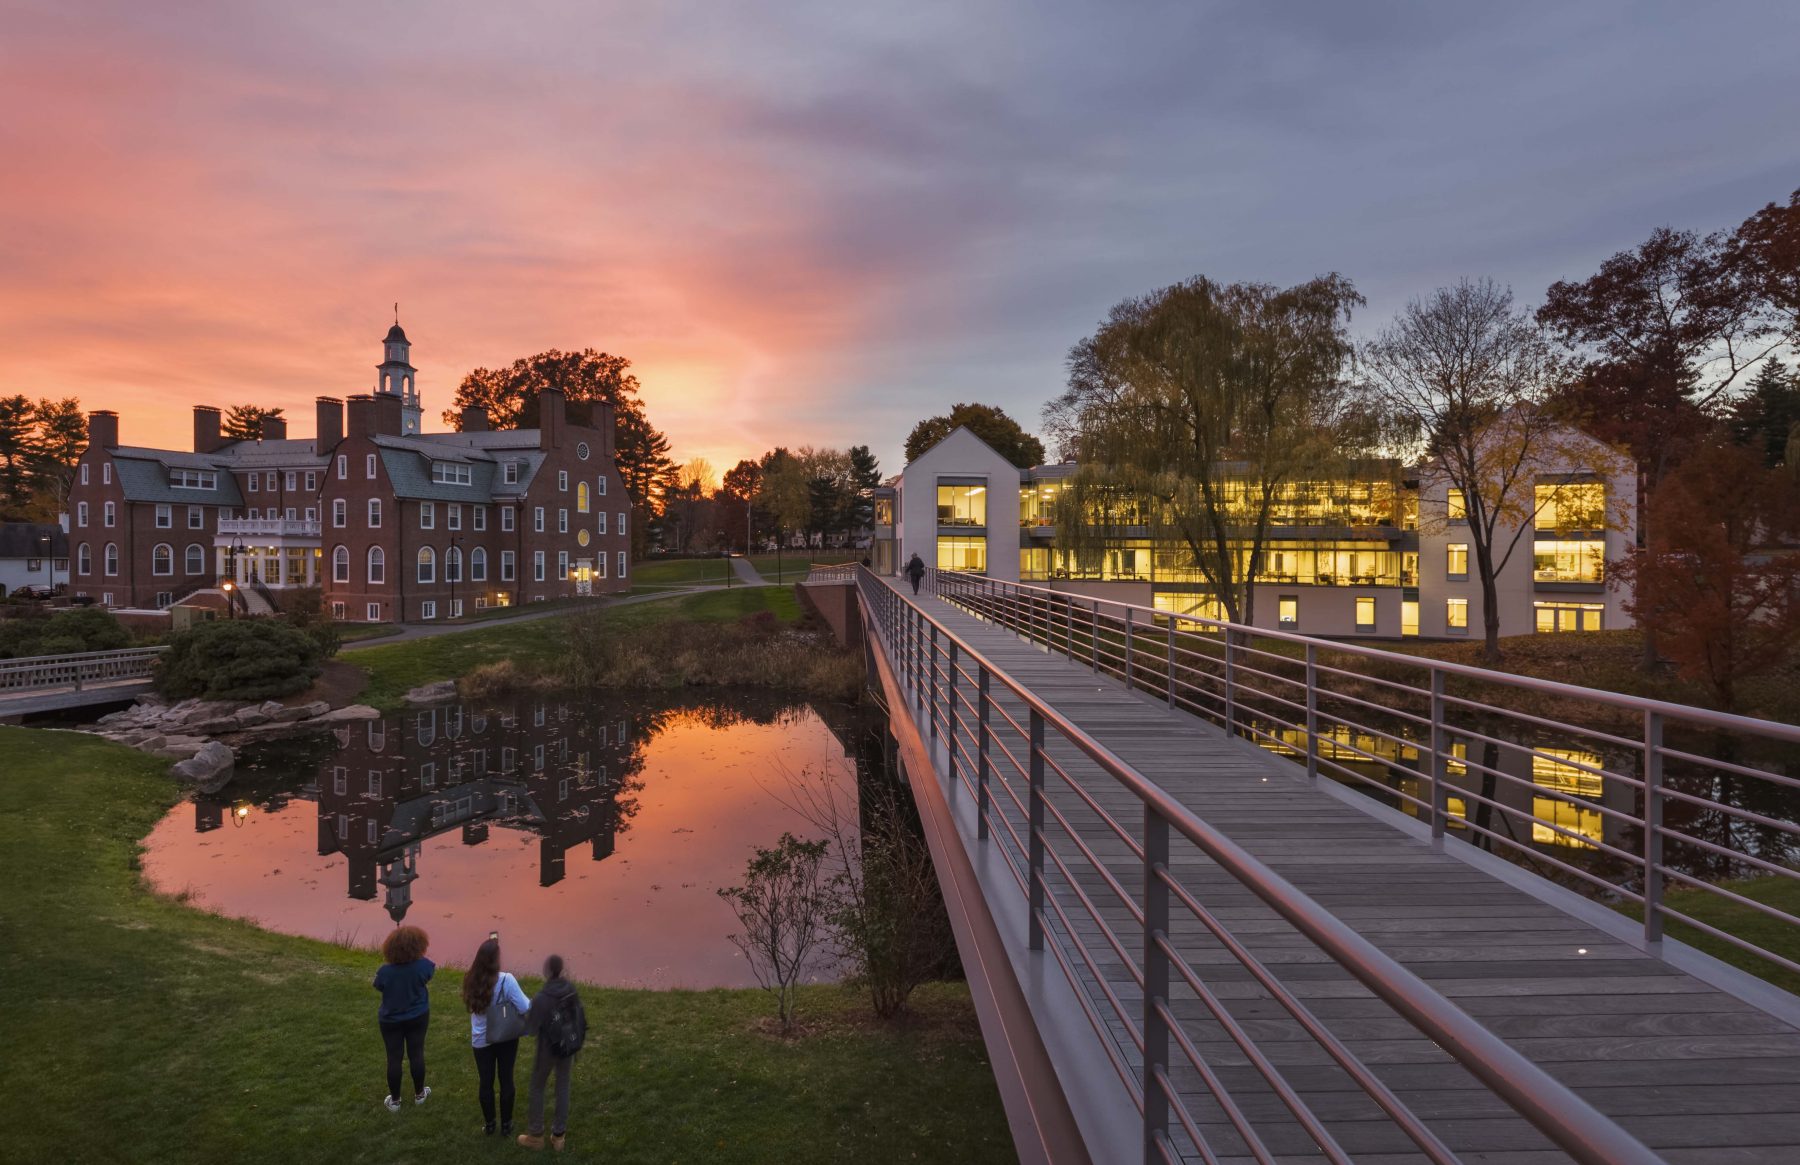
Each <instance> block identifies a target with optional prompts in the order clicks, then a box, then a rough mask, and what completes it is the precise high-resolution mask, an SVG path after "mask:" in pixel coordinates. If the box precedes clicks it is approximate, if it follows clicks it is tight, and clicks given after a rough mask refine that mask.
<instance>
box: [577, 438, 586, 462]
mask: <svg viewBox="0 0 1800 1165" xmlns="http://www.w3.org/2000/svg"><path fill="white" fill-rule="evenodd" d="M575 456H577V457H579V458H581V459H582V460H583V461H586V460H587V459H588V443H587V442H586V441H581V442H578V443H577V444H576V446H575Z"/></svg>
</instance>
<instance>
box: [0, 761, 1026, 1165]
mask: <svg viewBox="0 0 1800 1165" xmlns="http://www.w3.org/2000/svg"><path fill="white" fill-rule="evenodd" d="M0 757H4V758H5V764H4V765H3V766H0V773H3V775H0V879H3V880H4V885H5V886H6V899H5V902H6V905H5V908H4V911H3V912H0V977H3V978H4V981H5V982H6V984H7V985H8V988H7V990H8V995H9V1006H8V1008H7V1016H8V1031H7V1045H8V1050H7V1054H6V1055H5V1056H4V1057H0V1095H4V1096H5V1097H6V1098H7V1104H8V1111H9V1112H11V1113H13V1114H15V1119H13V1120H11V1121H9V1122H8V1128H7V1129H6V1132H5V1134H4V1135H5V1149H4V1151H0V1158H4V1159H6V1160H9V1161H33V1162H37V1161H43V1162H51V1161H54V1162H67V1163H86V1162H96V1163H99V1162H120V1161H131V1162H182V1163H187V1162H194V1163H206V1162H245V1161H254V1162H259V1163H277V1165H279V1163H284V1162H308V1163H310V1162H361V1161H379V1162H384V1163H388V1162H392V1163H413V1162H417V1163H421V1165H422V1163H425V1162H449V1163H456V1162H465V1161H468V1162H473V1161H489V1160H495V1159H499V1158H500V1157H505V1159H507V1160H523V1159H525V1158H524V1155H523V1152H522V1151H521V1150H519V1149H518V1147H517V1146H506V1145H501V1144H498V1143H497V1142H496V1140H495V1139H491V1138H486V1137H483V1136H482V1135H481V1132H480V1110H479V1108H478V1107H477V1105H476V1101H475V1071H474V1064H473V1062H472V1060H471V1057H470V1053H469V1050H468V1028H467V1025H466V1023H465V1021H464V1017H463V1016H462V1015H461V1014H459V1008H458V1005H457V1002H456V998H457V992H458V989H459V987H460V977H459V974H458V973H457V972H456V971H454V970H452V969H449V968H445V969H443V970H441V971H440V972H439V974H438V975H437V977H436V979H434V980H433V982H432V996H433V1001H434V1007H433V1012H434V1014H433V1017H432V1024H431V1030H430V1037H429V1043H428V1049H427V1054H426V1058H427V1062H428V1064H429V1066H430V1079H429V1082H430V1084H431V1086H432V1096H431V1100H430V1101H429V1102H428V1103H427V1104H426V1105H424V1106H423V1107H420V1108H415V1107H414V1106H413V1105H411V1104H407V1105H406V1106H405V1107H404V1108H403V1109H402V1111H401V1112H400V1113H399V1114H398V1115H394V1114H390V1113H388V1112H387V1111H386V1110H385V1109H384V1108H382V1107H381V1104H380V1098H381V1095H382V1094H383V1093H384V1092H385V1091H386V1088H385V1085H384V1084H383V1082H382V1063H383V1060H382V1050H381V1043H380V1038H379V1036H378V1034H377V1032H376V1027H375V1005H376V995H375V993H374V991H372V990H371V989H370V986H369V980H370V978H371V977H372V976H373V974H374V972H375V968H376V962H377V959H376V956H374V955H372V954H370V953H368V952H363V951H352V950H345V949H342V948H338V947H333V946H331V945H329V944H325V943H320V942H314V941H311V940H308V939H300V938H292V937H288V936H282V935H275V934H271V933H268V932H265V931H261V930H258V929H256V928H255V927H253V926H250V925H249V924H247V923H240V922H234V921H229V920H226V919H222V918H218V917H215V916H213V915H209V914H203V913H200V912H198V911H195V910H191V909H189V908H187V907H185V906H182V905H180V904H178V903H176V902H174V901H172V900H169V899H164V898H159V897H157V896H155V895H152V894H150V893H148V892H147V891H146V890H144V889H143V888H142V886H141V885H140V884H139V881H138V877H137V874H136V872H135V866H136V854H137V846H138V839H139V838H141V837H142V836H143V835H144V834H145V833H146V832H147V831H148V830H149V829H150V827H151V825H152V824H153V823H154V822H155V821H156V820H157V818H158V817H160V816H161V815H162V813H163V812H164V811H165V810H166V809H167V807H168V806H169V804H170V803H171V802H172V801H173V800H174V799H175V797H176V795H177V790H176V788H175V787H174V785H173V784H172V783H171V782H170V781H169V780H168V779H167V778H166V777H165V776H164V775H163V768H164V762H160V761H157V760H154V759H151V758H149V757H146V756H143V755H141V754H139V753H135V752H132V751H130V750H129V749H126V748H124V747H121V746H118V745H113V744H108V743H106V742H104V741H101V740H99V739H97V738H93V737H86V736H78V735H74V734H69V733H50V732H45V731H41V730H36V729H25V728H5V727H0ZM463 953H464V952H449V951H433V952H432V954H433V955H434V956H441V957H442V958H443V959H445V960H448V959H450V958H452V957H460V956H461V955H462V954H463ZM534 986H535V983H527V989H528V990H529V989H530V988H532V987H534ZM583 994H584V997H585V999H586V1001H587V1004H588V1014H589V1016H590V1020H591V1022H592V1023H593V1024H594V1028H593V1033H592V1035H591V1036H590V1041H589V1050H588V1051H585V1052H584V1053H583V1054H582V1056H581V1058H580V1059H579V1060H578V1061H577V1065H576V1070H575V1090H574V1103H573V1105H572V1117H571V1120H570V1126H569V1127H570V1134H569V1152H568V1154H567V1155H566V1157H565V1158H564V1159H569V1160H575V1161H606V1162H646V1163H648V1162H657V1163H668V1162H788V1161H808V1162H811V1161H845V1162H850V1161H855V1162H887V1161H951V1160H954V1161H959V1162H960V1161H975V1162H980V1161H1009V1160H1012V1147H1011V1143H1010V1140H1009V1139H1008V1137H1007V1132H1006V1125H1005V1121H1004V1118H1003V1116H1002V1114H1001V1111H1000V1105H999V1098H998V1096H997V1094H996V1091H995V1088H994V1083H993V1077H992V1074H991V1072H990V1070H989V1069H988V1066H987V1064H986V1057H985V1051H984V1049H983V1047H982V1044H981V1040H980V1037H979V1035H978V1034H977V1033H976V1027H975V1021H974V1016H973V1013H972V1010H971V1008H970V1005H969V1002H968V995H967V992H966V991H964V990H962V989H960V988H958V987H954V986H950V985H943V986H934V987H931V988H929V989H927V990H926V991H924V992H923V993H922V995H921V997H920V1000H919V1003H920V1006H919V1017H918V1020H917V1021H916V1022H915V1023H913V1024H912V1025H910V1026H907V1027H903V1028H896V1029H888V1028H883V1027H877V1026H875V1025H873V1024H872V1023H871V1022H868V1021H866V1020H865V1018H864V1016H863V1005H862V1001H861V998H860V996H857V995H854V994H852V993H850V992H848V991H846V990H844V989H841V988H835V987H827V988H814V989H810V990H809V991H808V992H807V993H806V995H805V997H804V1000H803V1004H802V1007H803V1009H804V1010H803V1016H805V1017H810V1019H811V1020H812V1022H813V1024H814V1028H813V1030H812V1031H811V1032H810V1033H809V1034H808V1035H807V1036H805V1037H804V1038H802V1039H800V1040H798V1041H796V1042H794V1043H783V1042H780V1041H777V1040H774V1039H771V1038H769V1037H767V1036H765V1035H762V1034H760V1032H759V1031H758V1030H757V1026H756V1025H757V1020H758V1018H759V1017H760V1016H763V1015H765V1014H767V1013H768V1012H769V1008H768V1005H767V1003H766V1002H765V998H766V997H765V996H763V994H762V993H761V992H758V991H703V992H656V991H626V990H607V989H599V988H587V989H585V990H584V992H583ZM529 1055H530V1052H529V1050H527V1051H526V1052H525V1054H524V1055H523V1056H521V1060H525V1059H526V1057H528V1056H529ZM524 1111H525V1079H524V1078H523V1076H521V1078H520V1089H519V1118H520V1121H521V1124H522V1122H523V1117H524Z"/></svg>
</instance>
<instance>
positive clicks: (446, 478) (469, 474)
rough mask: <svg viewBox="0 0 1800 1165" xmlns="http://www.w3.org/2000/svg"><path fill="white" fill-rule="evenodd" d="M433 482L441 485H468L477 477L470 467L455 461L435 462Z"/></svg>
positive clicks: (432, 466) (432, 471)
mask: <svg viewBox="0 0 1800 1165" xmlns="http://www.w3.org/2000/svg"><path fill="white" fill-rule="evenodd" d="M431 480H432V481H434V482H436V483H437V484H439V485H468V484H470V483H471V482H473V481H474V480H475V477H474V471H473V469H472V468H471V467H470V466H468V465H462V464H458V463H456V462H454V461H433V462H432V463H431Z"/></svg>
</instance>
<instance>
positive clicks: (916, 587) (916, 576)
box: [907, 574, 925, 595]
mask: <svg viewBox="0 0 1800 1165" xmlns="http://www.w3.org/2000/svg"><path fill="white" fill-rule="evenodd" d="M907 577H908V578H910V579H912V585H913V594H915V595H916V594H918V593H919V580H920V579H922V578H924V577H925V576H924V575H922V574H913V575H908V576H907Z"/></svg>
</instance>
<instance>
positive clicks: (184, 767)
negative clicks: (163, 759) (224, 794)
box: [169, 740, 237, 793]
mask: <svg viewBox="0 0 1800 1165" xmlns="http://www.w3.org/2000/svg"><path fill="white" fill-rule="evenodd" d="M236 763H237V754H236V753H234V752H232V751H231V748H230V746H229V745H224V744H220V743H219V742H218V741H216V740H209V741H207V742H206V743H205V744H203V745H201V746H200V748H199V749H198V750H197V751H196V752H195V753H194V755H193V756H191V757H189V758H188V759H186V760H184V761H176V762H175V763H174V764H172V765H170V766H169V775H170V776H172V777H174V778H176V779H177V780H181V781H188V782H191V783H192V784H193V785H194V786H195V787H196V788H198V789H199V790H200V791H201V792H202V793H216V792H218V791H219V790H220V789H223V788H224V787H225V786H226V785H228V784H230V783H231V777H232V770H233V767H234V766H235V765H236Z"/></svg>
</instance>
